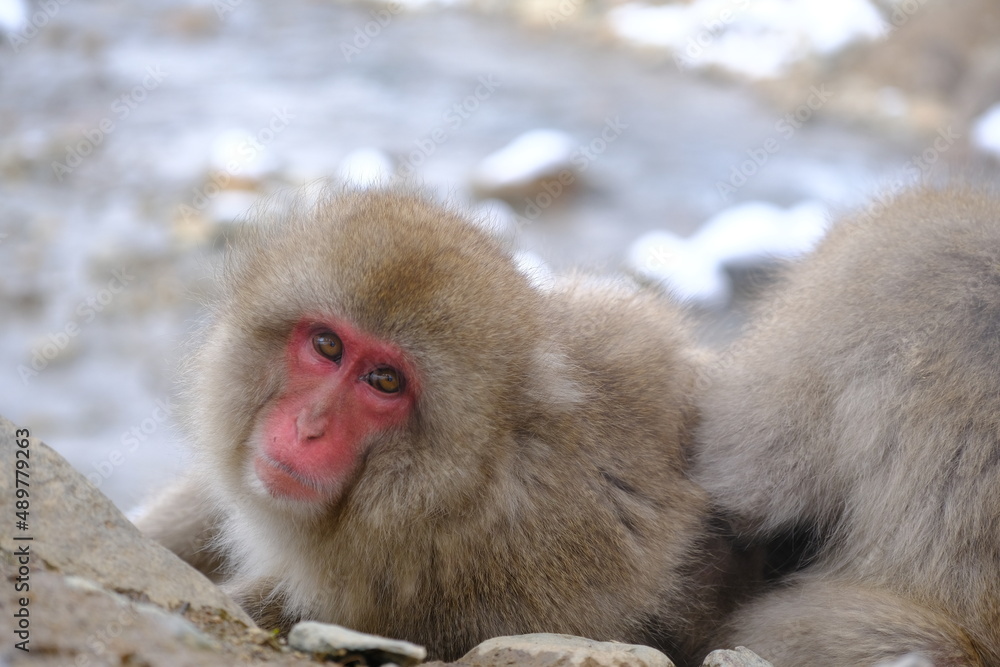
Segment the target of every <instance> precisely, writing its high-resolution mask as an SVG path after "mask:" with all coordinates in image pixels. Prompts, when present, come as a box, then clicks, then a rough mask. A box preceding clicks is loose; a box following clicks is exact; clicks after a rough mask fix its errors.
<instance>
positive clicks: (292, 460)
mask: <svg viewBox="0 0 1000 667" xmlns="http://www.w3.org/2000/svg"><path fill="white" fill-rule="evenodd" d="M703 356H704V355H703V354H702V353H701V352H700V351H699V350H698V349H697V348H696V346H695V345H694V344H693V343H692V341H691V339H690V338H689V334H688V330H687V325H686V324H685V321H684V318H683V316H682V315H681V313H680V312H679V311H678V310H677V308H676V307H675V306H673V305H672V304H671V303H670V302H669V300H668V299H666V298H665V297H664V296H663V295H660V294H655V293H652V292H651V291H648V290H645V289H643V288H640V287H635V286H628V285H625V286H622V285H619V284H616V283H611V282H609V281H603V282H602V281H595V280H593V279H584V278H567V279H564V280H563V281H562V282H561V283H559V284H557V285H556V286H555V287H554V288H551V289H540V288H538V287H536V286H534V285H533V284H532V283H531V281H530V280H529V279H528V278H527V277H526V276H525V275H523V274H522V273H521V272H519V271H518V269H517V267H516V265H515V263H514V261H513V260H512V257H511V252H510V250H509V249H508V248H506V247H505V245H504V243H503V242H502V241H500V240H498V239H496V238H494V236H492V235H491V234H490V233H488V232H487V231H485V230H484V229H483V228H482V227H481V226H477V225H475V224H472V223H471V222H470V221H469V220H467V219H466V218H465V217H463V216H462V215H461V214H458V213H456V212H455V211H453V210H451V209H449V208H447V207H444V206H441V205H438V204H435V203H431V202H429V201H428V200H427V199H425V198H423V197H421V196H420V195H419V194H414V193H413V192H410V191H405V190H392V189H389V190H386V189H383V190H374V191H347V190H344V191H339V192H334V193H332V194H328V195H326V196H324V197H323V198H321V200H320V201H318V202H312V203H307V202H301V201H300V202H299V203H298V204H297V205H293V206H290V207H288V208H287V209H286V210H283V211H271V212H270V213H265V214H263V215H261V216H260V218H259V219H257V220H255V221H252V222H251V223H248V225H247V227H246V228H245V229H244V230H242V234H241V236H240V238H239V239H237V242H236V243H235V247H234V248H233V249H232V250H231V252H230V254H229V256H228V258H227V263H226V267H225V273H224V277H223V284H222V286H221V296H220V298H219V300H218V303H217V304H216V305H215V308H214V321H213V323H212V324H211V325H210V327H209V329H208V330H207V333H206V334H205V340H204V343H203V345H202V347H201V349H200V351H199V352H197V354H196V355H195V357H194V359H193V361H192V363H191V368H190V375H191V386H190V389H189V392H188V393H189V397H188V398H189V401H188V403H189V404H190V423H191V426H192V431H193V433H194V438H195V440H196V442H195V459H194V461H195V465H194V468H193V469H192V470H191V471H190V473H189V474H188V475H187V476H186V478H185V479H184V480H182V481H181V482H179V485H178V486H176V487H175V488H173V489H171V490H169V491H167V492H166V494H165V495H164V496H163V497H162V498H160V499H159V501H157V502H154V504H153V506H152V508H151V509H150V510H149V512H148V513H147V514H146V515H145V516H144V517H142V518H141V519H140V520H139V525H140V527H142V528H143V529H144V530H145V531H146V532H147V533H148V534H150V535H151V536H153V537H155V538H157V539H159V540H160V541H161V542H163V543H164V544H166V546H168V547H169V548H171V549H172V550H174V551H175V552H177V553H178V554H179V555H180V556H182V557H183V558H185V559H187V560H188V561H189V562H191V563H192V564H194V565H195V566H197V567H200V568H202V569H203V570H206V571H209V572H212V571H213V570H214V569H215V568H216V567H218V565H219V563H220V562H222V563H223V570H224V571H225V572H226V573H227V574H226V579H227V583H226V586H227V588H228V589H229V590H230V591H231V592H232V594H233V596H234V597H235V598H236V599H237V600H238V601H240V602H241V603H242V604H243V605H244V606H245V607H246V608H247V609H248V611H250V613H251V614H252V615H254V616H255V618H256V619H258V620H259V622H260V623H261V624H262V626H264V627H278V628H287V627H289V626H290V624H292V623H293V622H295V621H296V620H298V619H310V620H318V621H325V622H333V623H338V624H341V625H346V626H348V627H351V628H354V629H357V630H361V631H365V632H370V633H377V634H381V635H387V636H391V637H397V638H403V639H407V640H411V641H414V642H417V643H420V644H423V645H425V646H426V647H427V648H428V650H429V652H430V655H431V656H432V657H437V658H443V659H454V658H457V657H459V656H461V655H462V654H463V653H464V652H466V651H467V650H469V649H471V648H472V647H473V646H474V645H476V644H477V643H478V642H480V641H482V640H484V639H487V638H489V637H493V636H497V635H506V634H519V633H528V632H556V633H567V634H574V635H583V636H586V637H591V638H595V639H600V640H620V641H626V642H636V643H643V644H650V645H653V646H656V647H659V648H661V649H663V650H665V651H666V652H668V653H669V654H670V655H671V657H672V658H673V659H674V660H675V661H677V662H678V663H679V664H692V663H691V661H693V660H694V659H696V657H697V656H698V655H699V654H700V652H701V651H702V649H703V648H704V641H705V639H706V637H707V635H708V634H709V633H710V632H711V630H712V629H713V627H715V626H717V625H718V622H719V619H721V617H722V616H723V614H724V611H725V609H726V608H727V606H728V605H730V604H731V601H732V600H733V599H735V597H736V596H737V592H738V590H740V589H741V588H742V587H743V584H742V582H741V581H739V580H737V579H741V576H742V575H739V574H737V573H738V572H739V571H740V570H741V569H742V568H743V565H742V563H741V558H739V554H733V553H731V552H730V551H729V547H728V546H727V545H726V541H725V540H724V539H723V538H721V537H720V536H719V533H720V531H719V530H718V528H717V526H716V525H715V523H714V522H713V520H712V519H711V513H710V510H709V506H708V501H707V496H706V494H705V493H704V492H703V491H702V490H701V489H700V488H699V487H698V486H697V485H695V484H694V483H693V482H692V481H690V480H689V479H688V478H687V476H686V472H687V467H688V463H687V461H688V460H689V459H690V449H689V448H690V445H691V436H692V433H693V430H694V427H695V425H696V423H697V420H698V413H697V410H696V408H695V405H694V395H695V393H696V386H697V385H698V384H699V383H698V378H699V377H700V376H699V372H700V368H701V365H702V363H703V361H702V360H703Z"/></svg>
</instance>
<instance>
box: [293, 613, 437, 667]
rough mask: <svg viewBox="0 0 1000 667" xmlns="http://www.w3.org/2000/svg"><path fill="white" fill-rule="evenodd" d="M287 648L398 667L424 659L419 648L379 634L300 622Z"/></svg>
mask: <svg viewBox="0 0 1000 667" xmlns="http://www.w3.org/2000/svg"><path fill="white" fill-rule="evenodd" d="M288 645H289V646H291V647H292V648H293V649H295V650H297V651H302V652H303V653H312V654H320V655H322V656H323V657H324V658H334V659H339V658H342V657H344V656H349V655H362V656H364V657H365V660H366V662H368V664H369V665H384V664H386V663H395V664H397V665H400V667H407V666H408V665H415V664H417V663H419V662H421V661H423V659H424V658H426V657H427V651H426V650H425V649H424V648H423V647H422V646H417V645H416V644H411V643H410V642H404V641H400V640H397V639H386V638H385V637H379V636H378V635H367V634H364V633H362V632H355V631H354V630H348V629H347V628H344V627H341V626H339V625H332V624H330V623H317V622H315V621H303V622H302V623H299V624H297V625H296V626H295V627H294V628H292V631H291V632H290V633H289V634H288Z"/></svg>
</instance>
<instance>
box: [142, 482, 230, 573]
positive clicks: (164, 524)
mask: <svg viewBox="0 0 1000 667" xmlns="http://www.w3.org/2000/svg"><path fill="white" fill-rule="evenodd" d="M203 489H204V485H203V484H202V483H201V482H200V480H197V479H195V478H192V477H190V476H187V477H184V478H182V479H180V480H179V481H177V482H174V483H173V484H172V485H170V486H169V487H167V488H166V489H165V490H164V491H163V492H162V493H160V495H158V496H156V497H155V498H153V500H152V501H150V502H149V503H148V504H147V505H146V506H145V507H143V508H142V509H141V511H140V513H139V514H138V516H133V517H130V518H132V519H133V522H134V523H135V525H136V526H137V527H138V528H139V530H140V531H142V533H143V534H144V535H145V536H146V537H149V538H151V539H154V540H156V541H157V542H159V543H160V544H162V545H163V546H165V547H166V548H168V549H170V550H171V551H173V552H174V553H175V554H177V555H178V556H179V557H180V558H181V559H182V560H184V561H186V562H187V563H188V564H189V565H191V566H192V567H194V568H195V569H197V570H199V571H200V572H201V573H202V574H204V575H205V576H207V577H208V578H209V579H212V580H213V581H217V580H218V579H219V578H221V574H222V572H221V569H222V564H223V559H222V555H221V554H220V553H219V552H218V550H217V549H216V548H215V547H214V545H213V541H214V538H215V537H216V535H217V533H218V530H219V518H218V516H217V515H216V514H215V513H214V512H213V510H212V503H211V502H210V501H209V499H208V497H207V495H206V493H205V492H204V490H203Z"/></svg>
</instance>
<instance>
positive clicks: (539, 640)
mask: <svg viewBox="0 0 1000 667" xmlns="http://www.w3.org/2000/svg"><path fill="white" fill-rule="evenodd" d="M459 664H461V665H470V666H476V667H488V666H492V665H497V666H499V665H511V664H516V665H528V666H530V667H563V666H565V667H570V666H571V665H572V666H578V665H586V667H674V663H673V662H671V661H670V658H668V657H667V656H666V655H664V654H663V653H661V652H660V651H657V650H656V649H654V648H650V647H648V646H638V645H635V644H620V643H618V642H598V641H594V640H592V639H585V638H583V637H573V636H571V635H554V634H531V635H514V636H510V637H495V638H493V639H488V640H486V641H484V642H483V643H482V644H480V645H479V646H477V647H476V648H474V649H472V650H471V651H469V652H468V653H467V654H466V655H465V656H464V657H463V658H462V659H461V660H460V661H459Z"/></svg>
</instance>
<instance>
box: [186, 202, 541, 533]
mask: <svg viewBox="0 0 1000 667" xmlns="http://www.w3.org/2000/svg"><path fill="white" fill-rule="evenodd" d="M540 299H541V295H540V294H539V293H538V292H537V291H536V290H535V289H534V288H533V287H532V286H531V285H530V283H529V282H528V280H527V279H526V278H525V277H524V276H523V275H522V274H521V273H520V272H519V271H518V270H517V269H516V267H515V265H514V263H513V261H512V260H511V257H510V252H509V250H508V249H506V248H505V246H504V244H503V243H502V242H500V241H499V240H497V239H496V238H494V237H493V236H492V235H491V234H489V233H488V232H486V231H484V230H483V229H482V228H480V227H478V226H476V225H474V224H472V223H470V222H468V221H467V220H465V219H463V218H462V217H460V216H458V215H456V214H454V213H452V212H450V211H448V210H446V209H443V208H440V207H438V206H436V205H432V204H428V203H427V202H426V200H424V199H423V198H421V197H420V196H418V195H415V194H411V193H406V192H385V191H378V192H341V193H337V194H333V195H327V196H326V197H324V198H323V199H322V200H321V201H319V202H318V203H313V204H306V203H302V202H300V203H298V204H297V205H294V206H291V207H288V208H287V209H285V210H284V211H282V212H279V213H275V212H271V213H269V214H266V215H264V216H262V217H260V218H259V219H258V220H256V221H254V222H252V223H251V224H249V225H248V226H247V227H246V228H245V229H244V230H242V233H241V235H240V237H239V238H238V239H237V241H236V243H235V244H234V247H233V248H232V250H231V252H230V253H229V255H228V257H227V262H226V266H225V271H224V273H223V287H222V293H221V297H220V299H219V302H218V303H217V305H216V308H215V320H214V323H213V325H212V326H211V328H210V330H209V333H208V337H207V340H206V342H205V343H204V345H203V347H202V349H201V351H200V353H199V354H198V355H197V356H196V358H195V361H194V364H193V367H192V373H193V376H194V377H193V381H194V384H195V387H194V391H193V392H192V395H194V396H199V397H201V400H200V403H199V404H198V405H195V406H193V427H194V428H195V429H196V430H197V434H196V436H197V438H198V439H199V440H200V441H201V443H202V444H201V448H200V454H201V456H202V458H201V464H202V465H203V466H206V467H207V466H211V467H212V468H213V469H214V470H217V471H220V473H219V474H221V476H222V484H221V491H222V494H221V495H222V497H223V500H224V502H236V503H251V504H253V505H255V506H261V507H266V508H267V510H268V511H271V512H278V513H280V514H286V515H287V516H288V517H289V518H290V519H294V518H295V517H301V516H306V517H315V516H316V515H317V514H321V515H323V516H326V517H329V516H330V515H331V514H335V513H337V512H340V511H342V510H343V509H344V507H345V506H349V505H350V504H352V503H353V504H355V505H356V507H357V508H358V509H361V508H363V509H364V511H365V512H366V513H367V514H369V515H370V514H372V513H375V514H378V513H380V512H404V511H405V512H408V513H411V514H412V513H414V512H416V513H423V514H424V515H433V514H434V513H435V512H442V511H444V510H442V509H441V508H442V507H444V506H446V505H447V506H453V503H454V500H455V495H456V494H458V495H463V494H464V495H471V494H473V493H474V492H475V490H476V487H477V485H478V484H481V483H482V482H483V480H484V479H485V478H486V477H488V476H489V474H490V470H491V469H492V467H493V466H494V465H495V464H496V463H497V462H498V460H500V459H501V458H503V457H506V456H510V455H511V451H509V450H511V449H513V446H512V445H511V446H510V447H506V446H505V444H508V443H507V440H505V436H504V434H509V433H510V429H511V423H512V420H513V418H514V417H515V416H520V417H521V418H523V412H524V409H525V407H524V404H525V400H524V398H523V397H524V395H525V389H526V387H528V386H530V385H531V384H532V383H533V380H532V376H533V375H536V374H538V373H540V372H544V371H543V369H541V368H539V366H538V358H539V352H540V350H538V349H535V346H537V342H536V341H539V340H540V339H541V336H540V332H539V330H538V329H539V327H540V322H539V320H540V317H539V305H540ZM506 437H507V438H508V439H509V436H506Z"/></svg>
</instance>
